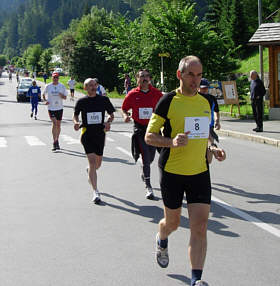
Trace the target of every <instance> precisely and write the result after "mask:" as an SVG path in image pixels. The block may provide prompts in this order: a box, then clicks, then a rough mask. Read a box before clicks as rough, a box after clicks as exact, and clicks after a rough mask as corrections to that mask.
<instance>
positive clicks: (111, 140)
mask: <svg viewBox="0 0 280 286" xmlns="http://www.w3.org/2000/svg"><path fill="white" fill-rule="evenodd" d="M106 140H108V141H109V142H115V140H114V139H112V138H111V137H108V136H106Z"/></svg>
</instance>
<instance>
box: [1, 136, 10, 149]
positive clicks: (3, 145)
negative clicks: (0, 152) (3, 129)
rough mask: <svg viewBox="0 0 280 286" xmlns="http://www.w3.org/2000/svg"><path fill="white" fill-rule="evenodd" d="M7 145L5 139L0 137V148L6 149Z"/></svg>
mask: <svg viewBox="0 0 280 286" xmlns="http://www.w3.org/2000/svg"><path fill="white" fill-rule="evenodd" d="M7 146H8V144H7V140H6V138H5V137H0V148H5V147H7Z"/></svg>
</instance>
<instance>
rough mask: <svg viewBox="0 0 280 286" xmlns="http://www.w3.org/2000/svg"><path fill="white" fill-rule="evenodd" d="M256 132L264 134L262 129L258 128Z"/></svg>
mask: <svg viewBox="0 0 280 286" xmlns="http://www.w3.org/2000/svg"><path fill="white" fill-rule="evenodd" d="M255 131H256V132H263V129H262V128H256V130H255Z"/></svg>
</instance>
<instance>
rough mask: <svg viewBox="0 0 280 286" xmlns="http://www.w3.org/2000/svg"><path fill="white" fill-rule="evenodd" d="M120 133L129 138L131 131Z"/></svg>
mask: <svg viewBox="0 0 280 286" xmlns="http://www.w3.org/2000/svg"><path fill="white" fill-rule="evenodd" d="M120 134H122V135H123V136H126V137H129V138H131V137H132V133H129V132H121V133H120Z"/></svg>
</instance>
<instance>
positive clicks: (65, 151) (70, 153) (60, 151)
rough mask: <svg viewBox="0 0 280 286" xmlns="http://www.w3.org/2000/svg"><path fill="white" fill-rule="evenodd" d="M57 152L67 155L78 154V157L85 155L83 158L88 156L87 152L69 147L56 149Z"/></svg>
mask: <svg viewBox="0 0 280 286" xmlns="http://www.w3.org/2000/svg"><path fill="white" fill-rule="evenodd" d="M55 153H62V154H65V155H70V156H76V157H83V158H85V157H86V154H85V153H82V152H78V151H73V150H69V149H64V148H61V149H60V150H57V151H55Z"/></svg>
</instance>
